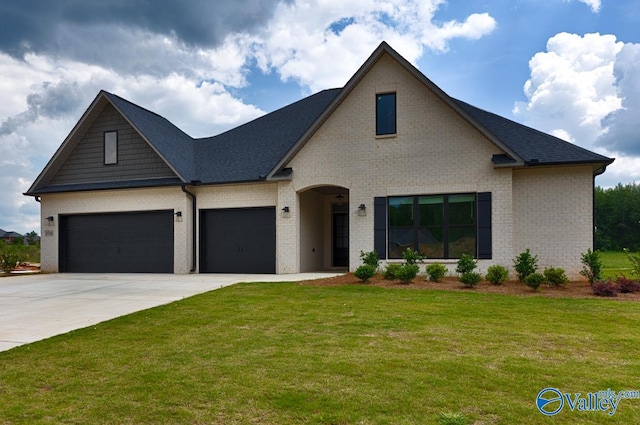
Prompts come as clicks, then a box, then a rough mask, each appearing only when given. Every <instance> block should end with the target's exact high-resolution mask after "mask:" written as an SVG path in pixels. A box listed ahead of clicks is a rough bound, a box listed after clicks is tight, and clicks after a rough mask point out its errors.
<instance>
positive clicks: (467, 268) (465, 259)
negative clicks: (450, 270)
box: [456, 254, 478, 275]
mask: <svg viewBox="0 0 640 425" xmlns="http://www.w3.org/2000/svg"><path fill="white" fill-rule="evenodd" d="M476 267H478V263H477V262H476V260H474V259H473V257H472V256H470V255H468V254H462V255H461V256H460V259H459V260H458V264H457V265H456V273H458V274H460V275H463V274H465V273H471V272H472V271H474V270H475V269H476Z"/></svg>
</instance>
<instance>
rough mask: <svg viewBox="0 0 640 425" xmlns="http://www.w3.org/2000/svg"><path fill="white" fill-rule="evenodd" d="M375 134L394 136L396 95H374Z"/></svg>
mask: <svg viewBox="0 0 640 425" xmlns="http://www.w3.org/2000/svg"><path fill="white" fill-rule="evenodd" d="M376 134H379V135H380V134H396V94H395V93H386V94H378V95H376Z"/></svg>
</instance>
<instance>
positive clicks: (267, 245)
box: [200, 207, 276, 273]
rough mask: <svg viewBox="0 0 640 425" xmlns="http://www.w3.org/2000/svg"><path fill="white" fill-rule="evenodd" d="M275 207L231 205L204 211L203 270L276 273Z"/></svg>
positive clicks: (201, 218) (201, 237) (201, 268)
mask: <svg viewBox="0 0 640 425" xmlns="http://www.w3.org/2000/svg"><path fill="white" fill-rule="evenodd" d="M275 223H276V214H275V208H273V207H268V208H231V209H218V210H207V211H202V212H201V214H200V226H201V227H200V272H202V273H275V269H276V265H275V264H276V254H275V253H276V224H275Z"/></svg>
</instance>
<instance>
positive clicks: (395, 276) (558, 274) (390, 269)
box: [354, 248, 640, 296]
mask: <svg viewBox="0 0 640 425" xmlns="http://www.w3.org/2000/svg"><path fill="white" fill-rule="evenodd" d="M628 256H629V257H630V258H629V259H630V261H631V262H632V264H633V265H634V267H633V268H634V270H633V273H634V274H637V275H638V276H640V256H637V257H634V256H631V255H629V254H628ZM360 258H361V260H362V262H363V265H362V266H360V267H358V268H357V269H356V271H355V273H354V274H355V276H356V277H358V278H359V279H360V280H362V281H363V282H367V281H368V280H369V279H370V278H371V277H373V276H374V275H375V274H376V273H377V271H378V269H379V267H380V261H379V259H378V253H377V252H376V251H375V250H374V251H371V252H360ZM403 259H404V262H403V263H402V264H398V263H392V264H389V265H387V267H386V268H385V269H384V270H383V272H382V274H383V277H384V278H385V279H387V280H400V281H402V282H403V283H410V282H411V281H412V280H413V279H414V278H415V277H416V276H417V275H418V273H419V272H420V268H419V266H418V264H417V263H419V262H422V261H423V260H424V259H425V257H424V256H423V255H421V254H420V253H419V252H416V251H414V250H413V249H411V248H407V250H406V251H404V252H403ZM581 261H582V264H583V269H582V271H581V272H580V273H581V274H582V275H583V276H585V277H586V278H587V279H588V280H589V283H590V284H591V286H592V289H593V292H594V294H596V295H605V296H616V295H617V293H619V292H623V293H624V292H640V282H638V281H636V280H630V279H626V278H624V277H620V278H618V279H616V280H615V281H612V280H606V281H603V280H602V278H601V274H602V268H603V267H602V263H601V261H600V258H599V255H598V253H597V252H593V251H591V250H590V249H589V250H587V252H586V253H584V254H582V256H581ZM477 266H478V265H477V261H476V260H475V259H474V258H473V257H471V256H470V255H466V254H463V255H462V256H461V257H460V259H459V260H458V262H457V265H456V270H455V271H456V273H457V274H458V280H459V281H460V282H462V283H463V284H465V285H467V286H469V287H474V286H475V285H476V284H478V283H479V282H480V281H481V280H482V278H483V276H482V275H481V274H480V273H478V272H476V268H477ZM513 268H514V270H515V272H516V274H517V277H518V280H519V281H520V282H523V283H524V284H526V285H527V286H529V287H530V288H531V289H533V290H534V291H537V290H538V289H539V288H540V286H541V285H543V284H547V285H548V286H562V285H564V284H566V283H567V282H568V280H569V279H568V278H567V276H566V274H565V271H564V269H562V268H560V267H546V268H545V269H544V270H543V271H542V273H539V272H538V257H537V256H536V255H533V254H531V251H530V250H529V249H526V250H525V251H524V252H522V253H521V254H520V255H518V256H517V257H516V258H514V259H513ZM425 271H426V274H427V278H428V279H429V280H430V281H433V282H439V281H441V280H442V278H443V277H445V276H446V275H447V274H448V273H449V270H448V269H447V267H446V266H444V265H443V264H440V263H434V264H429V265H427V267H426V270H425ZM508 278H509V271H508V270H507V269H506V268H505V267H504V266H501V265H492V266H490V267H489V268H488V269H487V273H486V274H485V276H484V279H485V280H487V281H489V282H491V283H492V284H494V285H501V284H502V283H504V282H505V281H506V280H507V279H508Z"/></svg>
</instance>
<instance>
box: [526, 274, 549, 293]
mask: <svg viewBox="0 0 640 425" xmlns="http://www.w3.org/2000/svg"><path fill="white" fill-rule="evenodd" d="M544 281H545V279H544V275H542V274H540V273H531V274H530V275H529V276H527V277H525V278H524V283H525V284H526V285H527V286H528V287H529V288H531V289H533V292H537V291H538V288H540V285H542V284H543V283H544Z"/></svg>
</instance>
